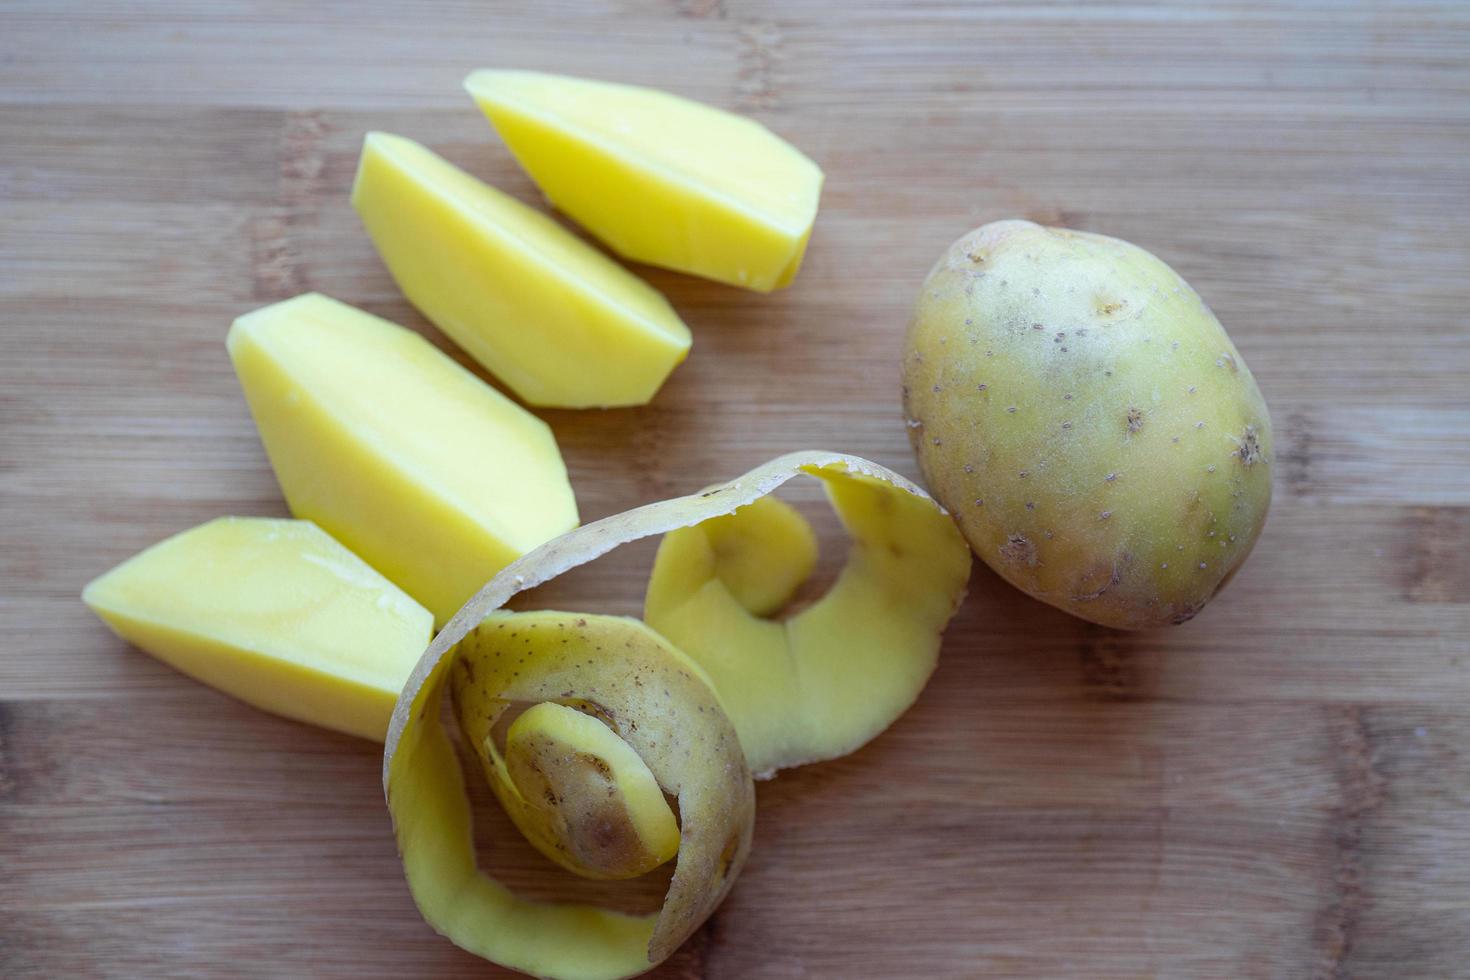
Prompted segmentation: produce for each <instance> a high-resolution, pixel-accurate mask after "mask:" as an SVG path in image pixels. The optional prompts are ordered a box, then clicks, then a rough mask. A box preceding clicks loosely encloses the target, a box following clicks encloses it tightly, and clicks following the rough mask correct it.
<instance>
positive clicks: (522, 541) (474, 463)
mask: <svg viewBox="0 0 1470 980" xmlns="http://www.w3.org/2000/svg"><path fill="white" fill-rule="evenodd" d="M228 346H229V351H230V358H231V360H233V361H234V363H235V372H236V373H237V374H238V375H239V376H240V384H241V386H242V387H243V388H244V389H245V398H246V400H247V401H248V402H249V403H250V411H251V414H252V415H254V416H255V422H256V425H257V426H258V427H259V428H260V437H261V441H263V442H264V443H265V450H266V453H267V454H268V455H269V456H270V461H271V465H272V466H273V467H274V468H275V471H276V477H277V479H279V480H280V483H281V489H282V491H283V492H284V493H285V495H286V502H287V503H288V504H290V506H291V512H292V513H293V514H295V515H296V516H297V517H303V518H307V519H309V520H313V521H315V522H316V523H317V524H319V525H321V527H322V528H323V530H325V531H327V532H328V533H330V534H331V535H332V536H333V537H335V538H336V539H337V540H339V541H341V542H342V543H343V544H345V545H346V546H347V547H348V548H350V549H352V551H354V552H355V553H356V554H358V555H360V556H362V558H363V559H364V560H366V561H367V562H368V563H369V564H371V565H372V566H373V567H374V568H376V569H378V571H380V572H382V573H383V574H384V575H386V576H387V577H388V578H389V579H391V580H392V581H394V582H396V583H397V584H398V585H399V586H400V587H401V588H402V589H403V590H404V591H405V592H407V593H408V594H409V595H411V596H413V597H414V598H415V599H417V600H418V601H419V602H421V603H423V604H424V605H425V606H427V607H428V608H429V610H430V611H431V612H433V613H434V614H435V616H436V617H437V618H438V619H439V620H440V621H442V620H443V619H446V618H447V617H448V616H449V614H450V613H452V612H453V611H454V610H455V609H457V608H459V606H460V605H461V604H462V603H463V602H464V601H465V600H466V599H468V598H469V597H470V596H471V595H473V594H474V592H475V590H476V589H478V588H479V587H480V586H481V585H483V584H484V583H485V580H486V579H488V578H490V576H492V575H494V574H495V573H496V571H498V570H499V569H500V568H501V567H503V566H504V565H505V564H507V563H508V562H510V561H511V560H512V559H514V558H516V557H517V556H518V555H520V554H523V553H524V552H526V551H529V550H530V549H531V548H534V547H535V546H536V545H538V544H540V543H541V542H543V541H545V540H547V539H548V538H553V537H555V536H556V535H558V534H560V533H561V532H563V531H565V530H567V529H568V528H571V527H575V526H576V524H577V505H576V501H575V500H574V499H573V497H572V488H571V486H570V484H568V482H567V474H566V467H565V466H564V465H563V464H562V460H561V453H560V451H559V450H558V449H557V446H556V440H555V438H554V437H553V436H552V434H551V430H550V429H549V428H548V427H547V426H546V424H545V423H544V422H542V421H541V420H540V419H538V418H536V417H535V416H534V415H532V414H531V413H529V412H527V411H526V410H525V409H523V408H521V407H520V406H519V405H517V404H515V402H513V401H511V400H510V399H509V398H506V397H505V396H504V395H502V394H500V393H499V392H497V391H495V390H494V389H493V388H491V387H490V386H489V385H487V384H485V383H484V382H483V381H481V380H480V379H479V378H477V377H475V376H474V375H473V374H471V373H470V372H468V371H466V370H465V369H464V368H462V367H460V366H459V365H458V364H456V363H455V362H454V361H453V360H451V359H450V358H448V357H447V356H445V355H444V354H443V353H441V352H440V351H439V350H438V349H437V348H435V347H434V346H433V345H432V344H430V343H428V342H427V341H426V340H424V339H423V338H422V337H420V336H419V335H418V334H415V333H413V332H412V331H409V330H405V329H403V328H402V327H399V326H396V325H394V324H392V323H389V322H388V321H387V320H383V319H380V318H378V317H375V316H372V315H371V314H368V313H364V312H363V311H361V310H358V309H354V308H353V307H351V306H347V305H346V304H344V303H339V302H337V301H336V300H333V299H329V298H327V297H326V296H321V295H318V294H316V293H308V294H306V295H303V296H298V297H296V298H295V299H290V300H286V301H285V302H282V303H276V304H275V305H273V306H267V307H265V308H264V309H260V310H256V311H255V312H253V313H249V314H247V315H245V316H242V317H240V318H239V319H238V320H236V321H235V324H234V326H233V327H231V328H230V334H229V339H228Z"/></svg>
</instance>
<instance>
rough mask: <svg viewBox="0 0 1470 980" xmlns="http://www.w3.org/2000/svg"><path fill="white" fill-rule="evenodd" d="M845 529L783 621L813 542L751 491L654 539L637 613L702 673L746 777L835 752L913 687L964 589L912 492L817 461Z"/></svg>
mask: <svg viewBox="0 0 1470 980" xmlns="http://www.w3.org/2000/svg"><path fill="white" fill-rule="evenodd" d="M816 475H817V476H818V477H819V478H820V479H821V480H822V482H823V484H824V488H825V489H826V491H827V496H828V499H829V500H830V501H831V503H832V506H833V507H834V509H835V510H836V511H837V514H838V516H839V517H840V518H841V520H842V523H843V526H844V527H845V528H846V530H847V532H848V534H849V535H850V536H851V538H852V546H851V550H850V551H849V553H848V559H847V564H846V566H845V567H844V568H843V570H842V573H841V575H840V576H839V578H838V579H837V581H836V583H835V584H834V585H833V586H832V588H831V590H830V591H829V592H828V593H827V594H826V595H825V596H823V597H822V598H821V599H820V600H819V601H817V602H816V603H815V604H814V605H811V606H809V607H808V608H806V609H804V610H802V611H801V612H799V613H797V614H796V615H794V616H793V617H791V618H790V619H787V620H786V621H784V622H776V621H773V620H770V619H765V618H762V617H763V616H766V615H769V614H770V613H772V612H775V611H776V610H777V609H779V608H780V607H781V606H782V605H784V604H785V602H786V601H787V600H788V599H789V597H790V596H791V595H792V594H793V593H794V592H795V590H796V589H797V588H798V587H799V586H800V584H801V583H802V581H803V580H804V579H805V578H806V576H807V575H808V574H809V573H810V569H811V568H812V565H813V563H814V561H815V558H816V546H815V541H814V538H813V536H812V533H811V530H810V528H809V527H808V526H807V524H806V522H805V520H804V519H803V518H802V517H801V515H800V514H798V513H797V512H796V511H795V510H794V509H793V508H791V507H790V506H788V505H787V504H784V503H782V502H781V501H779V500H777V499H775V498H774V497H765V498H762V499H761V500H757V501H755V502H754V503H752V504H750V505H748V506H746V507H743V508H741V509H740V510H738V511H736V512H735V513H733V514H731V515H729V516H727V517H720V518H716V519H715V520H711V521H705V522H704V523H703V524H700V525H697V526H695V527H689V528H681V529H680V530H677V531H673V532H671V533H670V534H668V535H667V536H665V538H664V540H663V542H662V543H661V544H660V546H659V552H658V557H657V559H656V560H655V561H654V566H653V575H652V576H651V577H650V579H649V583H648V594H647V597H646V600H645V608H644V619H645V620H646V621H647V622H648V624H649V625H650V626H652V627H653V628H654V629H656V630H658V631H659V632H661V633H662V634H663V635H664V636H666V637H668V639H669V640H670V641H671V642H672V643H674V644H675V645H677V646H678V647H679V648H680V649H682V650H683V651H684V652H685V653H687V654H689V656H690V657H691V658H692V659H694V660H695V661H696V662H697V663H699V664H700V666H702V667H704V669H705V670H706V671H707V672H708V673H709V675H710V677H711V679H712V680H713V681H714V683H715V689H716V690H718V691H719V692H720V698H721V700H722V701H723V702H724V704H725V708H726V710H727V711H728V712H729V714H730V718H731V720H732V721H733V722H734V723H735V728H736V730H737V731H738V732H739V733H740V743H741V745H742V746H744V748H745V756H746V759H747V760H748V761H749V763H750V767H751V769H752V770H753V771H754V772H755V773H756V774H757V777H766V776H771V775H774V774H775V772H776V770H778V769H785V768H788V767H791V766H799V765H804V764H806V763H808V762H816V761H819V760H823V759H833V758H836V757H838V756H842V755H846V754H848V753H849V752H852V751H854V750H856V749H857V748H859V747H861V746H862V745H864V744H866V743H867V742H868V741H869V740H870V739H872V738H873V737H874V736H876V735H877V734H879V733H880V732H882V731H883V730H884V729H885V728H887V727H888V726H889V725H890V724H892V723H893V721H894V720H895V719H897V718H898V716H899V715H901V714H903V712H904V711H905V710H907V708H908V707H909V705H911V704H912V703H913V702H914V699H915V698H917V697H918V695H919V692H920V691H921V690H922V689H923V687H924V684H925V683H926V682H927V681H928V679H929V675H930V674H931V673H932V672H933V670H934V667H935V664H936V663H937V661H938V656H939V642H940V635H941V633H942V632H943V630H944V626H945V624H946V623H948V622H949V619H950V617H951V616H953V615H954V612H955V609H956V608H958V605H959V602H960V600H961V599H962V598H963V597H964V592H965V583H966V580H967V579H968V578H969V574H970V553H969V549H968V547H967V546H966V545H965V542H964V539H963V538H961V537H960V535H959V532H958V530H957V529H956V528H955V526H954V523H953V522H952V521H951V520H950V519H949V517H948V516H947V515H946V514H945V513H944V512H943V511H941V510H939V509H938V508H937V507H936V506H934V504H933V503H932V502H931V501H929V500H927V499H924V498H919V497H914V496H909V495H905V494H896V493H894V492H893V488H892V486H891V485H890V484H887V483H884V482H883V481H881V480H876V479H874V478H872V477H870V476H865V475H863V474H853V473H846V472H841V471H836V470H822V471H819V472H818V473H817V474H816Z"/></svg>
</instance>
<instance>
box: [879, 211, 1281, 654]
mask: <svg viewBox="0 0 1470 980" xmlns="http://www.w3.org/2000/svg"><path fill="white" fill-rule="evenodd" d="M903 381H904V405H905V410H906V412H907V415H908V426H909V436H910V439H911V440H912V442H913V445H914V449H915V451H916V452H917V454H918V457H919V463H920V466H921V467H922V469H923V471H924V477H925V480H926V482H927V483H928V485H929V486H930V488H931V489H933V491H934V493H935V495H936V496H937V497H938V498H939V499H940V500H941V501H942V502H943V503H944V504H945V506H947V507H948V508H949V509H950V511H951V512H953V513H954V515H955V517H956V518H957V519H958V521H959V523H960V527H961V528H962V529H963V530H964V533H965V537H966V538H968V539H969V542H970V544H971V546H972V547H973V548H974V550H975V553H976V554H977V555H979V556H980V557H981V558H982V559H984V561H985V562H986V564H988V565H989V566H990V567H991V568H993V569H995V571H996V572H998V573H999V574H1000V575H1001V576H1002V577H1004V578H1005V579H1006V580H1007V581H1009V582H1010V583H1012V584H1013V585H1015V586H1016V587H1018V588H1020V589H1021V590H1023V591H1025V592H1027V593H1028V594H1030V595H1032V596H1035V597H1036V598H1038V599H1041V600H1042V601H1044V602H1048V603H1051V604H1052V605H1054V606H1056V607H1058V608H1060V609H1064V610H1066V611H1067V612H1070V613H1072V614H1074V615H1076V616H1080V617H1082V618H1083V619H1088V620H1091V621H1093V622H1095V623H1102V624H1103V625H1106V626H1114V627H1119V628H1123V629H1143V628H1148V627H1153V626H1160V625H1164V624H1168V623H1182V622H1184V621H1186V620H1188V619H1190V618H1191V617H1193V616H1194V615H1195V614H1196V613H1198V612H1199V611H1200V609H1201V608H1203V607H1204V605H1205V603H1206V602H1208V601H1209V600H1210V598H1211V597H1212V596H1214V595H1215V593H1216V592H1217V591H1218V590H1219V589H1220V588H1221V587H1222V586H1223V585H1224V584H1225V583H1226V582H1227V581H1228V580H1229V578H1230V576H1231V575H1233V574H1234V572H1235V571H1236V569H1238V568H1239V567H1240V565H1241V563H1242V562H1244V561H1245V559H1246V556H1247V555H1248V554H1249V553H1250V550H1251V547H1252V546H1253V545H1254V544H1255V541H1256V537H1257V535H1259V534H1260V532H1261V528H1262V526H1263V525H1264V524H1265V520H1266V511H1267V509H1268V508H1269V506H1270V502H1271V459H1272V443H1271V421H1270V418H1269V416H1268V415H1267V412H1266V403H1265V401H1264V400H1263V399H1262V398H1261V393H1260V391H1259V390H1258V389H1257V388H1256V383H1255V379H1254V378H1252V377H1251V373H1250V370H1249V369H1248V368H1247V367H1246V365H1245V361H1244V360H1243V359H1242V358H1241V356H1240V352H1239V351H1237V350H1236V349H1235V345H1233V344H1232V343H1231V342H1230V338H1229V337H1227V336H1226V335H1225V330H1224V328H1222V327H1221V326H1220V322H1219V321H1218V320H1217V319H1215V316H1214V314H1213V313H1212V312H1210V309H1209V307H1208V306H1206V305H1205V303H1204V301H1203V300H1201V299H1200V297H1199V295H1198V294H1197V293H1196V292H1195V291H1194V290H1193V289H1191V288H1190V287H1189V284H1188V283H1186V282H1185V281H1184V280H1183V279H1181V278H1180V277H1179V275H1178V274H1177V273H1175V272H1174V271H1173V270H1172V269H1170V268H1169V267H1168V266H1167V265H1165V264H1164V263H1163V262H1161V261H1159V260H1158V259H1157V258H1155V257H1154V256H1153V255H1150V254H1149V253H1148V252H1145V251H1144V250H1143V249H1141V248H1138V247H1136V246H1134V245H1130V244H1128V243H1127V242H1123V241H1119V240H1117V239H1114V238H1107V237H1104V236H1102V235H1095V234H1089V233H1087V232H1076V231H1069V230H1066V229H1061V228H1043V227H1041V226H1039V225H1035V224H1032V223H1031V222H1029V221H999V222H995V223H994V224H989V225H986V226H984V227H982V228H979V229H976V230H975V231H973V232H971V233H969V234H967V235H965V236H964V237H962V238H960V239H959V240H958V241H956V242H955V243H954V244H953V245H951V246H950V248H949V251H948V252H947V253H946V254H945V255H944V256H943V257H942V258H941V259H940V260H939V262H938V263H937V264H936V265H935V266H934V268H933V270H932V271H931V272H930V273H929V278H928V279H927V280H926V281H925V283H924V287H923V291H922V292H921V293H920V295H919V300H918V304H917V306H916V308H915V310H914V315H913V319H912V321H911V323H910V327H909V334H908V343H907V349H906V352H905V355H904V364H903Z"/></svg>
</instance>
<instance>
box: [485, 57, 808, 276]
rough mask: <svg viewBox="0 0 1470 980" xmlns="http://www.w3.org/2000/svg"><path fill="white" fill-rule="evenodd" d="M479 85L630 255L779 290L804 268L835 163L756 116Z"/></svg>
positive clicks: (578, 210)
mask: <svg viewBox="0 0 1470 980" xmlns="http://www.w3.org/2000/svg"><path fill="white" fill-rule="evenodd" d="M465 88H466V90H468V91H469V93H470V95H471V96H473V97H474V99H475V101H476V102H477V103H478V104H479V106H480V109H481V110H482V111H483V112H484V113H485V115H486V116H488V117H489V118H490V121H491V123H493V124H494V126H495V128H496V130H497V131H498V132H499V133H500V135H501V137H502V138H503V139H504V140H505V142H506V144H507V145H508V146H509V147H510V150H511V152H512V153H514V154H515V156H516V159H517V160H519V161H520V163H521V166H523V167H525V168H526V172H527V173H529V174H530V175H531V178H532V179H533V180H535V181H536V183H537V184H538V185H539V186H540V188H541V190H542V191H543V192H544V193H545V194H546V196H547V197H548V198H550V199H551V202H552V203H553V204H555V205H556V206H557V207H558V208H560V209H561V210H563V211H565V212H566V213H567V214H569V215H571V216H572V217H573V218H575V219H576V220H577V221H578V222H579V223H581V224H582V225H583V226H584V227H586V228H587V229H588V230H589V231H591V232H592V233H593V234H594V235H596V236H597V237H598V238H600V239H602V240H603V241H604V242H606V243H607V244H608V245H610V246H611V247H612V248H613V249H614V250H615V251H617V252H618V254H620V255H622V256H624V257H626V258H629V259H633V260H635V261H638V262H647V263H649V264H651V265H657V266H663V267H664V268H668V269H675V270H677V271H679V272H688V273H692V274H694V275H697V276H704V277H705V278H707V279H714V280H717V281H719V282H725V283H729V284H731V285H735V286H744V287H746V288H748V289H754V290H757V291H759V292H769V291H770V290H772V289H778V288H780V287H782V286H786V285H788V284H790V282H791V281H792V279H794V278H795V277H796V272H797V270H798V269H799V268H800V267H801V260H802V256H803V254H804V253H805V252H806V246H807V240H808V239H809V238H810V236H811V230H812V223H813V222H814V221H815V220H816V216H817V201H818V198H819V197H820V196H821V191H822V171H821V169H820V168H819V167H818V166H817V165H816V164H815V163H813V162H812V161H811V160H810V159H809V158H808V157H806V156H805V155H804V154H802V153H801V151H799V150H797V149H796V148H795V147H793V146H792V145H791V144H790V143H787V142H786V141H785V140H783V139H781V138H780V137H779V136H776V135H775V134H774V133H772V132H771V131H770V130H768V129H766V128H765V127H764V126H762V125H760V124H759V123H757V122H754V121H753V120H750V119H746V118H744V117H742V116H737V115H733V114H731V113H728V112H724V111H722V110H720V109H716V108H714V107H713V106H708V105H704V104H702V103H699V102H694V101H691V100H689V99H684V98H680V97H679V96H676V95H671V94H669V93H667V92H660V91H657V90H655V89H649V88H639V87H636V86H632V85H616V84H612V83H609V82H598V81H592V80H590V79H584V78H569V77H566V76H563V75H548V74H543V73H541V72H530V71H489V70H484V71H477V72H474V73H473V74H471V75H470V76H469V77H468V78H467V79H465Z"/></svg>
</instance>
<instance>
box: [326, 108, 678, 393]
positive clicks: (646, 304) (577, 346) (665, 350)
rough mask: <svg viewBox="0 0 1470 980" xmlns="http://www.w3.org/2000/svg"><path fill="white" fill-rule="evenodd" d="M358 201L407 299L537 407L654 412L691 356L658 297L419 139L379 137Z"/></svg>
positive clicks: (366, 160) (365, 161)
mask: <svg viewBox="0 0 1470 980" xmlns="http://www.w3.org/2000/svg"><path fill="white" fill-rule="evenodd" d="M352 204H353V206H354V207H356V208H357V211H358V214H360V215H361V216H362V222H363V224H364V225H365V226H366V227H367V230H368V234H369V235H371V236H372V239H373V242H374V243H375V244H376V245H377V247H378V254H379V255H381V256H382V257H383V262H384V263H385V264H386V265H387V266H388V271H389V272H391V273H392V274H393V278H394V280H395V281H396V282H397V283H398V286H399V288H400V289H402V290H403V293H404V295H405V296H407V297H408V298H409V300H410V301H411V302H412V303H413V305H414V306H416V307H418V308H419V310H420V311H421V312H422V313H423V314H424V316H426V317H428V318H429V319H430V320H432V321H433V322H434V323H435V324H436V325H437V326H438V327H439V328H440V329H441V330H443V331H444V332H445V333H447V334H448V335H449V336H450V337H452V338H453V339H454V341H455V343H457V344H459V345H460V346H461V347H463V348H464V349H465V350H466V351H468V352H469V353H470V355H471V356H472V357H474V359H475V360H477V361H479V362H480V363H481V364H483V365H484V366H485V367H486V368H488V369H489V370H490V371H491V372H493V373H494V374H495V376H496V377H498V378H499V379H500V380H502V381H504V382H505V383H506V384H507V385H508V386H509V387H510V388H511V390H513V391H514V392H515V393H516V394H517V395H519V396H520V397H521V398H522V399H524V400H525V401H527V402H528V403H530V404H532V405H545V406H552V407H557V408H589V407H606V406H615V405H642V404H645V403H646V402H647V401H648V400H649V399H650V398H652V397H653V395H654V393H655V392H656V391H658V389H659V386H660V385H662V384H663V382H664V379H665V378H667V377H668V376H669V372H670V371H672V370H673V369H674V367H675V366H676V365H678V364H679V362H681V361H683V360H684V357H685V356H686V355H687V354H688V353H689V328H688V327H686V326H685V325H684V323H683V321H682V320H680V319H679V316H678V314H676V313H675V312H674V310H673V307H671V306H669V304H668V301H667V300H665V299H664V298H663V296H662V295H660V294H659V293H658V292H657V291H656V290H655V289H653V287H651V286H649V285H648V284H647V283H645V282H644V281H643V280H642V279H639V278H638V277H637V276H635V275H633V274H632V273H631V272H628V271H627V270H626V269H624V268H623V267H622V266H620V265H618V263H616V262H614V261H613V260H612V259H609V258H608V257H607V256H606V255H604V254H603V253H602V252H600V251H598V250H597V249H596V248H593V247H592V246H591V245H588V244H587V243H586V242H584V241H582V239H580V238H578V237H577V236H576V235H574V234H572V233H571V232H569V231H567V230H566V229H565V228H563V227H562V226H561V225H559V224H557V223H556V222H555V221H553V220H552V219H551V218H549V217H547V216H546V215H544V214H542V213H540V212H539V211H536V210H534V209H532V208H529V207H527V206H526V205H524V204H522V203H521V202H520V201H517V200H516V199H515V198H513V197H510V196H508V195H506V194H502V193H501V192H500V191H498V190H496V189H495V188H493V187H491V186H490V185H489V184H486V183H484V182H482V181H480V180H477V179H475V178H474V177H471V176H470V175H469V174H467V173H465V172H464V171H463V170H460V169H459V168H458V167H456V166H454V165H453V164H451V163H450V162H449V161H447V160H445V159H443V158H442V157H439V156H437V155H435V154H434V153H433V152H432V151H430V150H429V149H427V148H425V147H423V146H420V145H419V144H418V143H415V142H413V141H412V140H407V139H404V138H403V137H401V136H392V135H389V134H388V133H369V134H368V135H367V139H366V140H364V141H363V147H362V160H361V162H360V163H359V165H358V170H357V180H356V183H355V184H354V185H353V188H352Z"/></svg>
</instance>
